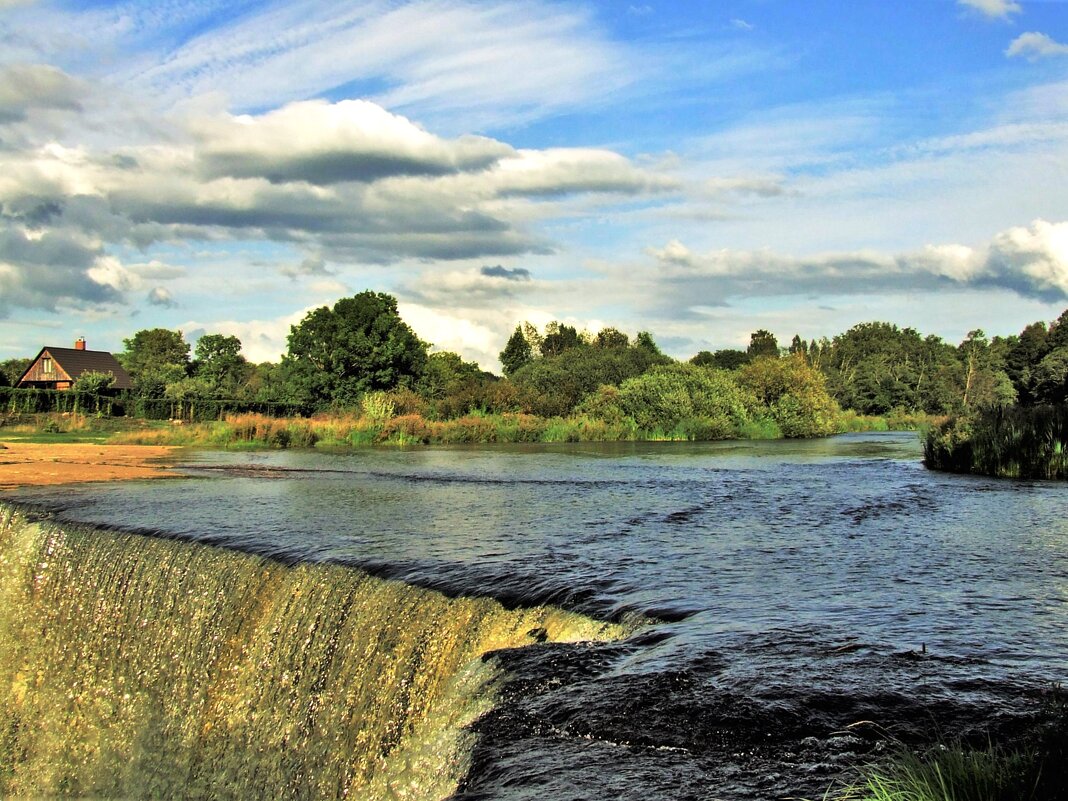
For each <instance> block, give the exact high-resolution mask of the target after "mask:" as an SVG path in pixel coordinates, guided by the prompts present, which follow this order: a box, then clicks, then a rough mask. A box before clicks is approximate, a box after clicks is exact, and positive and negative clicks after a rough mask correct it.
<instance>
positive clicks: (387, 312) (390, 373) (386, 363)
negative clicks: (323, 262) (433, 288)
mask: <svg viewBox="0 0 1068 801" xmlns="http://www.w3.org/2000/svg"><path fill="white" fill-rule="evenodd" d="M288 342H289V350H288V352H287V353H286V355H285V356H283V357H282V361H283V365H284V366H285V367H286V368H287V371H288V374H289V377H290V381H291V382H292V383H293V385H294V388H295V389H296V391H297V394H298V395H299V396H300V397H302V398H305V399H307V401H308V402H310V403H313V404H315V405H318V406H328V405H334V406H339V407H347V408H353V407H355V406H356V404H357V403H358V402H359V400H360V398H361V396H362V395H363V394H364V393H366V392H370V391H373V390H390V389H394V388H396V387H398V386H411V385H412V384H414V382H415V380H416V379H417V378H418V377H419V376H420V375H421V374H422V372H423V367H424V365H425V364H426V359H427V348H428V346H427V344H426V343H425V342H423V341H422V340H421V339H419V337H417V336H416V335H415V332H414V331H412V329H411V328H409V327H408V325H407V324H406V323H405V322H404V321H403V320H402V319H401V318H400V315H399V314H398V312H397V301H396V299H395V298H394V297H392V296H391V295H387V294H384V293H381V292H371V291H367V292H361V293H360V294H358V295H356V296H354V297H351V298H343V299H341V300H339V301H338V302H337V303H335V304H334V306H333V308H328V307H326V306H321V307H320V308H318V309H315V310H313V311H311V312H308V314H307V316H305V318H304V319H303V320H302V321H301V322H300V323H298V324H297V325H294V326H293V327H292V328H291V329H290V332H289V340H288Z"/></svg>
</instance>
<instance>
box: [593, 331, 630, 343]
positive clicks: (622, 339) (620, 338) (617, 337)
mask: <svg viewBox="0 0 1068 801" xmlns="http://www.w3.org/2000/svg"><path fill="white" fill-rule="evenodd" d="M593 344H594V345H596V346H597V347H598V348H625V347H628V346H629V345H630V337H628V336H627V335H626V334H624V333H623V332H622V331H620V330H619V329H618V328H602V329H601V330H600V331H598V332H597V336H596V337H594V340H593Z"/></svg>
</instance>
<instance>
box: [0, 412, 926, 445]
mask: <svg viewBox="0 0 1068 801" xmlns="http://www.w3.org/2000/svg"><path fill="white" fill-rule="evenodd" d="M372 411H375V410H372ZM909 419H910V421H912V420H914V418H909ZM888 420H889V418H873V417H864V416H861V415H856V414H854V413H851V412H846V413H843V415H842V423H841V425H840V429H841V430H843V431H885V430H887V429H888V428H890V427H891V426H890V425H889V422H888ZM781 437H782V432H781V430H780V429H779V427H778V426H777V425H776V424H775V421H774V420H772V419H771V418H760V419H758V420H754V421H752V422H750V423H747V424H746V425H744V426H742V427H741V428H735V427H734V426H732V425H731V424H730V422H729V421H728V420H726V419H723V420H718V419H715V420H714V419H710V418H687V419H685V420H682V421H680V422H679V423H678V424H677V425H675V426H674V427H672V428H670V429H660V428H655V429H652V430H644V429H640V428H638V426H637V425H636V424H635V423H634V421H633V420H631V419H630V418H624V419H622V420H614V421H608V420H603V419H600V418H598V417H594V416H591V415H583V414H576V415H571V416H569V417H551V418H545V417H538V416H536V415H530V414H522V413H503V414H488V413H484V412H479V411H475V412H471V413H469V414H466V415H464V416H462V417H458V418H455V419H452V420H430V419H428V418H426V417H424V416H423V415H421V414H415V413H412V414H397V415H393V416H386V415H384V414H381V413H375V414H368V413H363V414H356V413H347V414H346V413H333V414H322V415H316V416H313V417H270V416H267V415H263V414H253V413H248V414H231V415H227V416H226V417H225V418H224V419H222V420H216V421H210V422H199V423H178V422H170V421H149V420H141V419H138V418H129V417H102V416H95V415H85V414H78V413H62V414H60V413H50V414H36V415H32V414H26V415H21V416H16V417H8V418H5V419H0V441H2V440H7V441H11V442H40V443H76V442H91V443H98V444H99V443H112V444H120V445H177V446H189V447H208V448H223V449H255V448H279V449H281V448H314V447H318V448H352V447H363V446H368V445H395V446H412V445H430V444H435V445H437V444H444V445H451V444H462V443H471V444H493V443H519V442H547V443H558V442H617V441H670V442H675V441H709V440H723V439H779V438H781Z"/></svg>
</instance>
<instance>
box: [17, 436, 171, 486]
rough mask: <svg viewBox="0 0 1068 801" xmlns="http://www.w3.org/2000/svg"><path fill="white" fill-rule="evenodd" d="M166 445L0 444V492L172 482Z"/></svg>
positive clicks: (169, 447)
mask: <svg viewBox="0 0 1068 801" xmlns="http://www.w3.org/2000/svg"><path fill="white" fill-rule="evenodd" d="M178 450H179V448H177V447H175V446H169V445H99V444H87V443H63V444H59V443H56V444H51V443H31V442H0V491H5V490H13V489H18V488H20V487H45V486H60V485H63V484H83V483H88V482H94V481H130V480H137V479H149V478H173V477H175V476H176V475H177V474H176V473H173V472H171V468H172V466H173V465H172V464H169V463H168V461H169V460H171V459H172V457H173V456H174V454H175V452H176V451H178Z"/></svg>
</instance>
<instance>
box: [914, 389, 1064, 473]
mask: <svg viewBox="0 0 1068 801" xmlns="http://www.w3.org/2000/svg"><path fill="white" fill-rule="evenodd" d="M923 452H924V464H926V465H927V466H928V467H930V468H932V469H935V470H948V471H951V472H957V473H980V474H983V475H989V476H1001V477H1005V478H1043V479H1068V407H1065V406H1064V405H1057V406H1011V407H991V408H988V409H985V410H983V411H982V412H980V413H979V414H977V415H972V416H969V415H961V416H957V417H953V418H950V419H949V420H947V421H945V422H944V423H943V424H941V425H938V426H933V427H932V428H930V429H929V430H928V431H927V433H926V436H925V437H924V443H923Z"/></svg>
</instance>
